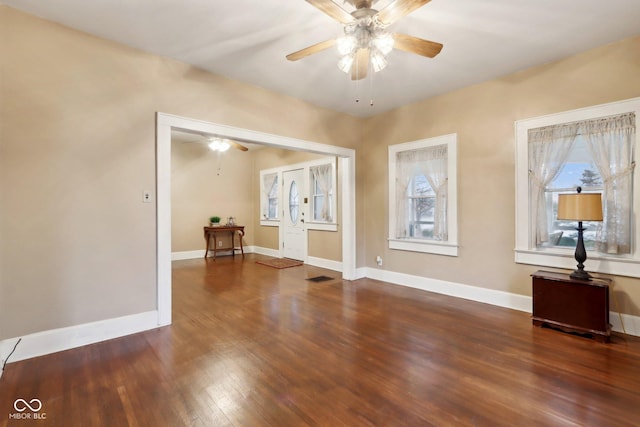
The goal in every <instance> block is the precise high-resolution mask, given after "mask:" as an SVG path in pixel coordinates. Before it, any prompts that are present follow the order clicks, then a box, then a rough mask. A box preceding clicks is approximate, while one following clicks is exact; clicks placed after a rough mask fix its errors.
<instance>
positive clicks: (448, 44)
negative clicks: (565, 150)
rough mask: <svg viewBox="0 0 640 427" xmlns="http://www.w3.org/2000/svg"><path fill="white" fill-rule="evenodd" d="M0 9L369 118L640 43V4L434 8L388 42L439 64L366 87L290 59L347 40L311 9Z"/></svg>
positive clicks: (231, 1) (266, 1) (25, 0)
mask: <svg viewBox="0 0 640 427" xmlns="http://www.w3.org/2000/svg"><path fill="white" fill-rule="evenodd" d="M334 1H335V2H336V3H338V4H342V2H343V0H334ZM380 1H381V2H383V1H388V0H380ZM0 2H2V3H4V4H6V5H8V6H11V7H14V8H16V9H20V10H23V11H25V12H28V13H31V14H34V15H37V16H40V17H43V18H45V19H48V20H51V21H55V22H59V23H62V24H64V25H67V26H69V27H72V28H76V29H78V30H81V31H85V32H88V33H91V34H94V35H97V36H100V37H104V38H107V39H111V40H115V41H117V42H120V43H123V44H126V45H129V46H133V47H136V48H139V49H142V50H144V51H148V52H152V53H155V54H159V55H162V56H167V57H171V58H175V59H178V60H180V61H183V62H186V63H189V64H193V65H194V66H196V67H200V68H203V69H206V70H209V71H211V72H213V73H217V74H221V75H224V76H227V77H229V78H232V79H235V80H240V81H243V82H246V83H250V84H252V85H255V86H260V87H263V88H266V89H270V90H273V91H276V92H279V93H283V94H288V95H290V96H293V97H296V98H299V99H303V100H306V101H308V102H310V103H313V104H316V105H319V106H322V107H326V108H329V109H332V110H336V111H341V112H345V113H348V114H352V115H355V116H360V117H367V116H371V115H374V114H378V113H381V112H384V111H388V110H390V109H393V108H396V107H399V106H402V105H405V104H409V103H413V102H416V101H419V100H422V99H425V98H429V97H431V96H434V95H437V94H441V93H445V92H448V91H451V90H454V89H457V88H460V87H464V86H468V85H471V84H475V83H479V82H482V81H486V80H490V79H493V78H496V77H500V76H504V75H506V74H509V73H512V72H514V71H518V70H522V69H525V68H528V67H531V66H534V65H539V64H543V63H548V62H551V61H555V60H557V59H560V58H563V57H566V56H569V55H571V54H574V53H577V52H581V51H585V50H588V49H591V48H593V47H597V46H602V45H605V44H608V43H611V42H614V41H617V40H622V39H625V38H628V37H631V36H636V35H639V34H640V0H606V1H603V0H481V1H479V0H433V1H431V2H430V3H428V4H426V5H425V6H423V7H422V8H420V9H418V10H416V11H414V12H413V13H411V14H410V15H408V16H406V17H404V18H402V19H401V20H400V21H398V22H397V23H396V24H394V25H393V26H392V28H391V31H393V32H399V33H406V34H410V35H413V36H417V37H421V38H424V39H428V40H433V41H437V42H440V43H443V44H444V48H443V50H442V52H441V53H440V55H438V56H436V57H435V58H434V59H428V58H424V57H421V56H417V55H412V54H409V53H406V52H402V51H397V50H394V51H393V52H392V53H391V54H390V58H389V66H388V67H387V68H386V69H384V70H383V71H381V72H380V73H377V74H375V76H374V77H373V79H372V81H370V80H369V79H367V80H363V81H360V82H359V83H357V82H353V81H351V80H349V77H348V76H347V75H346V74H344V73H342V72H341V71H340V70H338V68H337V66H336V63H337V53H336V52H335V51H334V50H333V49H329V50H326V51H323V52H320V53H318V54H315V55H312V56H310V57H307V58H305V59H302V60H300V61H297V62H289V61H287V60H286V59H285V55H287V54H289V53H291V52H294V51H297V50H300V49H302V48H304V47H307V46H309V45H311V44H314V43H318V42H321V41H324V40H327V39H332V38H335V37H336V36H337V35H339V33H340V31H341V29H340V26H339V25H338V24H337V23H336V22H335V21H333V20H332V19H331V18H329V17H328V16H326V15H325V14H323V13H322V12H320V11H319V10H318V9H316V8H315V7H313V6H312V5H310V4H309V3H307V2H306V1H304V0H226V1H222V0H181V1H176V0H118V1H115V0H54V1H43V0H0ZM374 7H375V5H374ZM357 97H361V98H362V100H361V101H360V102H359V103H356V102H355V99H356V98H357ZM371 97H373V99H374V106H373V107H371V106H370V105H369V99H370V98H371Z"/></svg>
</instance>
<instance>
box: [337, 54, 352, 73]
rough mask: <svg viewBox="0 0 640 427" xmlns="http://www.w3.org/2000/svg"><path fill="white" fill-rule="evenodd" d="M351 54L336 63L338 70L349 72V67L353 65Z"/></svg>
mask: <svg viewBox="0 0 640 427" xmlns="http://www.w3.org/2000/svg"><path fill="white" fill-rule="evenodd" d="M353 60H354V57H353V54H349V55H345V56H343V57H342V58H340V60H339V61H338V68H340V70H341V71H343V72H345V73H347V74H348V73H350V72H351V66H352V65H353Z"/></svg>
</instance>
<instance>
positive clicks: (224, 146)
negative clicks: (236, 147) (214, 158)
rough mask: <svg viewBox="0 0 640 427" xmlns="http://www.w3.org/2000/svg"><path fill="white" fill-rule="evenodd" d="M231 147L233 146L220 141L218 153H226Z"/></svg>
mask: <svg viewBox="0 0 640 427" xmlns="http://www.w3.org/2000/svg"><path fill="white" fill-rule="evenodd" d="M229 147H231V144H229V143H228V142H227V141H224V140H223V141H220V145H219V146H218V151H220V152H221V153H224V152H225V151H227V150H228V149H229Z"/></svg>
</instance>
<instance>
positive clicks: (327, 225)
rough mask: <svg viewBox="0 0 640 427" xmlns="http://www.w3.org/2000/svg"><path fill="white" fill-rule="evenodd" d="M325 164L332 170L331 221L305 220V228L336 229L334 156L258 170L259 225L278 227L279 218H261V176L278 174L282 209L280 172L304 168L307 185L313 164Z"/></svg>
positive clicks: (309, 205)
mask: <svg viewBox="0 0 640 427" xmlns="http://www.w3.org/2000/svg"><path fill="white" fill-rule="evenodd" d="M327 164H331V170H332V172H331V173H332V175H331V179H332V182H333V194H332V195H331V203H332V206H333V209H334V212H333V221H332V222H326V221H322V222H318V221H311V220H306V222H305V229H306V230H318V231H338V222H337V219H336V218H337V216H338V212H337V211H338V204H337V194H336V193H337V192H338V191H337V183H338V180H337V173H336V158H335V157H323V158H321V159H317V160H312V161H309V162H304V163H296V164H292V165H285V166H280V167H277V168H271V169H264V170H261V171H260V216H261V217H260V225H262V226H265V227H279V226H280V218H278V219H271V220H268V219H263V218H262V212H263V204H264V197H263V194H264V193H263V192H264V191H265V190H264V179H263V176H264V175H265V174H273V173H277V174H278V183H279V184H278V201H279V209H280V210H281V211H282V208H283V207H284V204H283V199H282V194H283V192H282V173H283V172H284V171H288V170H292V169H304V175H305V177H307V182H309V187H310V186H311V179H310V178H308V177H309V176H310V173H311V168H312V167H313V166H320V165H327ZM308 194H311V192H310V191H308ZM311 204H312V203H311V202H308V203H306V204H305V209H307V208H309V209H311V208H312V206H311Z"/></svg>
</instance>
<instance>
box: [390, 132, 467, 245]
mask: <svg viewBox="0 0 640 427" xmlns="http://www.w3.org/2000/svg"><path fill="white" fill-rule="evenodd" d="M456 142H457V136H456V135H455V134H452V135H445V136H441V137H436V138H429V139H425V140H420V141H414V142H408V143H404V144H398V145H392V146H390V147H389V248H391V249H400V250H408V251H416V252H428V253H436V254H440V255H450V256H457V254H458V244H457V189H456V174H457V171H456V167H457V166H456V163H457V159H456V157H457V152H456Z"/></svg>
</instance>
